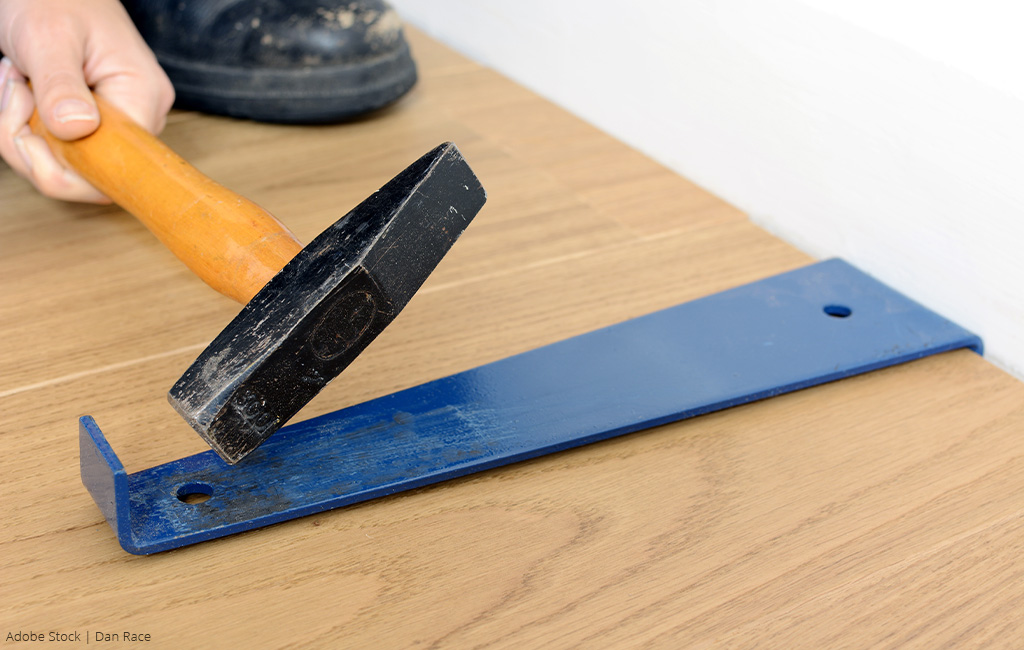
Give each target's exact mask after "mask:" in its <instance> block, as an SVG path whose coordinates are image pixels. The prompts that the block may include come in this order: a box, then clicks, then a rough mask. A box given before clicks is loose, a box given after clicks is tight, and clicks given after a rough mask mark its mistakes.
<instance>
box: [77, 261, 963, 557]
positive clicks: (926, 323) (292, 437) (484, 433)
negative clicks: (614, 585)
mask: <svg viewBox="0 0 1024 650" xmlns="http://www.w3.org/2000/svg"><path fill="white" fill-rule="evenodd" d="M981 346H982V343H981V339H979V338H978V337H977V336H975V335H973V334H971V333H970V332H968V331H967V330H964V329H963V328H961V327H959V326H957V325H956V324H954V323H952V322H950V321H948V320H946V319H944V318H942V317H941V316H939V315H937V314H935V313H933V312H931V311H929V310H927V309H925V308H924V307H922V306H921V305H919V304H917V303H915V302H913V301H912V300H910V299H908V298H906V297H905V296H903V295H901V294H899V293H897V292H896V291H893V290H892V289H890V288H888V287H886V286H885V285H883V284H881V283H880V282H878V281H876V280H874V279H872V278H871V277H870V276H868V275H866V274H864V273H862V272H861V271H859V270H857V269H856V268H854V267H852V266H850V265H849V264H847V263H846V262H843V261H842V260H829V261H825V262H820V263H818V264H814V265H811V266H808V267H805V268H802V269H798V270H796V271H791V272H789V273H783V274H781V275H778V276H775V277H771V278H767V279H765V280H761V281H758V282H754V283H752V284H748V285H745V286H742V287H738V288H735V289H731V290H728V291H724V292H722V293H718V294H715V295H712V296H708V297H705V298H701V299H699V300H694V301H692V302H688V303H685V304H682V305H679V306H677V307H672V308H670V309H666V310H663V311H659V312H656V313H653V314H649V315H647V316H642V317H640V318H635V319H632V320H629V321H626V322H624V323H619V324H618V325H613V326H611V327H606V328H604V329H600V330H597V331H594V332H590V333H588V334H583V335H581V336H577V337H574V338H571V339H567V340H564V341H561V342H558V343H554V344H552V345H549V346H546V347H542V348H538V349H536V350H531V351H529V352H525V353H523V354H519V355H516V356H513V357H509V358H507V359H503V360H501V361H497V362H494V363H490V364H487V365H484V366H480V367H478V368H474V369H472V370H467V371H465V372H461V373H459V374H456V375H452V376H450V377H445V378H442V379H438V380H435V381H432V382H429V383H426V384H422V385H420V386H416V387H414V388H410V389H407V390H403V391H400V392H398V393H393V394H391V395H386V396H384V397H381V398H378V399H374V400H371V401H368V402H364V403H363V404H358V405H356V406H352V407H350V408H346V409H343V410H341V411H337V412H334V413H329V414H327V415H323V416H321V417H317V418H313V419H311V420H306V421H305V422H299V423H298V424H293V425H290V426H288V427H285V428H282V429H281V430H280V431H279V432H278V433H276V434H275V435H273V436H272V437H271V438H270V439H269V440H267V442H266V443H264V444H263V445H262V446H261V447H259V448H258V449H257V450H256V451H255V452H253V453H252V455H251V456H249V457H248V458H246V459H245V460H243V461H242V462H240V463H239V464H237V465H234V466H230V465H227V464H226V463H225V462H224V461H222V460H221V459H220V458H218V457H217V455H216V454H214V453H213V452H212V451H207V452H203V453H200V454H196V455H195V456H189V457H187V458H182V459H180V460H176V461H173V462H170V463H166V464H164V465H160V466H157V467H153V468H150V469H146V470H143V471H141V472H136V473H134V474H126V473H125V471H124V468H123V467H122V465H121V462H120V461H119V460H118V459H117V456H116V455H115V454H114V452H113V450H112V449H111V448H110V445H109V444H108V443H107V441H106V439H105V438H104V437H103V433H102V432H101V431H100V429H99V427H98V426H97V425H96V423H95V422H94V421H93V419H92V418H90V417H83V418H82V419H81V424H80V433H81V435H80V440H81V464H82V481H83V483H85V485H86V487H87V488H88V489H89V491H90V493H92V495H93V498H94V499H95V500H96V503H97V504H98V505H99V507H100V510H102V511H103V514H104V516H105V517H106V518H107V521H108V522H109V523H110V525H111V527H112V528H113V529H114V531H115V532H116V533H117V536H118V539H119V541H120V543H121V546H122V547H124V549H125V550H127V551H128V552H130V553H136V554H148V553H156V552H159V551H165V550H168V549H172V548H177V547H180V546H186V545H188V544H194V543H196V542H202V541H205V540H209V539H214V538H217V537H222V536H224V535H231V534H233V533H238V532H241V531H245V530H250V529H253V528H258V527H261V526H266V525H268V524H273V523H277V522H279V521H285V520H288V519H293V518H295V517H301V516H304V515H308V514H313V513H317V512H323V511H325V510H330V509H333V508H338V507H340V506H345V505H349V504H352V503H358V502H360V501H366V500H369V499H374V498H376V497H380V496H384V495H388V494H394V493H396V492H401V491H403V490H409V489H412V488H417V487H421V486H424V485H429V484H431V483H436V482H439V481H444V480H447V479H450V478H455V477H458V476H464V475H466V474H471V473H473V472H479V471H481V470H485V469H490V468H492V467H498V466H501V465H507V464H509V463H514V462H517V461H520V460H524V459H527V458H533V457H536V456H541V455H543V454H549V453H553V452H556V451H561V450H564V449H569V448H572V447H577V446H580V445H585V444H588V443H591V442H596V441H599V440H605V439H607V438H611V437H614V436H619V435H623V434H626V433H631V432H634V431H637V430H640V429H645V428H648V427H653V426H657V425H660V424H665V423H667V422H672V421H675V420H680V419H683V418H688V417H693V416H696V415H702V414H704V413H709V412H712V411H717V410H719V409H724V408H728V407H730V406H735V405H738V404H745V403H747V402H752V401H754V400H758V399H763V398H766V397H772V396H774V395H779V394H782V393H786V392H789V391H793V390H798V389H801V388H806V387H808V386H813V385H816V384H821V383H824V382H828V381H833V380H835V379H842V378H844V377H849V376H850V375H855V374H859V373H862V372H867V371H870V370H874V369H876V368H882V367H885V366H891V365H894V364H897V363H902V362H904V361H910V360H913V359H918V358H920V357H924V356H927V355H931V354H936V353H939V352H945V351H947V350H953V349H957V348H971V349H973V350H975V351H976V352H978V353H979V354H980V353H981ZM206 496H208V497H209V498H208V499H207V500H205V501H203V502H202V503H189V502H186V501H192V500H193V499H195V498H203V497H206Z"/></svg>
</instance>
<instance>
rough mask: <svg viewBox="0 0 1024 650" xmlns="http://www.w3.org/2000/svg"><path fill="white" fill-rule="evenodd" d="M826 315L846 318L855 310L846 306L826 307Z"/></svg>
mask: <svg viewBox="0 0 1024 650" xmlns="http://www.w3.org/2000/svg"><path fill="white" fill-rule="evenodd" d="M825 313H826V314H828V315H829V316H831V317H832V318H846V317H847V316H849V315H850V314H852V313H853V310H852V309H850V308H849V307H847V306H846V305H825Z"/></svg>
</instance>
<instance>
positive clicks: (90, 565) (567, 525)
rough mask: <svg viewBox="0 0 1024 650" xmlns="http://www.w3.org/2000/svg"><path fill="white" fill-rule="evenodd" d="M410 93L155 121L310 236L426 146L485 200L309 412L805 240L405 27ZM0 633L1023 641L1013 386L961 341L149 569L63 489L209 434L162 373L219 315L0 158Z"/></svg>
mask: <svg viewBox="0 0 1024 650" xmlns="http://www.w3.org/2000/svg"><path fill="white" fill-rule="evenodd" d="M410 38H411V40H412V43H413V46H414V49H415V51H416V53H417V58H418V60H419V62H420V68H421V82H420V84H419V85H418V86H417V88H416V89H415V90H414V91H413V92H412V93H411V94H410V95H409V96H408V97H407V98H405V99H404V100H403V101H401V102H399V103H398V104H397V105H396V106H394V107H392V108H390V109H387V110H385V111H382V112H381V113H380V114H378V115H375V116H373V117H372V118H368V119H365V120H360V121H357V122H354V123H351V124H345V125H339V126H333V127H283V126H270V125H258V124H251V123H245V122H237V121H233V120H227V119H221V118H213V117H209V116H201V115H196V114H193V113H183V112H176V113H174V114H172V116H171V119H170V123H169V126H168V128H167V131H166V135H165V137H166V139H167V141H168V142H169V143H170V144H171V146H172V147H173V148H175V149H176V150H178V151H179V152H181V153H182V154H183V155H184V156H185V157H186V158H188V159H189V160H191V161H193V162H194V163H195V164H196V165H197V166H199V167H200V168H201V169H203V170H204V171H206V172H207V173H209V174H210V175H211V176H213V177H215V178H217V179H219V180H221V181H223V182H224V183H225V184H226V185H228V186H230V187H232V188H234V189H236V190H238V191H240V192H241V193H243V194H245V195H247V196H250V197H251V198H253V199H254V200H256V201H257V202H258V203H261V204H262V205H264V206H265V207H267V208H269V209H270V210H271V211H273V212H275V214H278V216H279V217H281V219H282V220H284V221H286V222H288V223H289V224H290V225H291V226H292V227H293V228H294V230H295V232H296V233H297V234H298V235H299V237H300V238H302V239H303V240H306V241H308V240H309V239H310V238H312V237H313V236H315V235H316V233H317V232H319V230H321V229H322V228H324V227H325V226H326V225H328V224H330V223H332V222H333V221H334V220H335V219H337V218H338V217H340V216H341V213H343V212H344V211H345V210H347V209H348V208H349V207H351V206H352V205H354V204H355V203H356V202H358V201H359V200H361V199H362V198H364V197H365V196H367V195H368V194H369V193H371V192H372V191H374V190H375V189H376V188H377V187H378V186H379V185H380V184H382V183H383V182H384V181H386V180H387V179H388V178H390V177H391V176H392V175H394V174H395V173H396V172H397V171H398V170H399V169H401V168H402V167H404V166H405V165H406V164H408V163H409V162H411V161H412V160H414V159H415V158H416V157H418V156H419V155H420V154H422V153H423V152H425V151H426V150H427V149H429V148H430V147H432V146H434V145H435V144H438V143H439V142H442V141H446V140H453V141H455V142H456V143H457V144H458V145H459V146H460V148H461V149H462V150H463V152H464V153H465V154H466V156H467V158H468V159H469V161H470V163H471V165H472V166H473V167H474V169H475V170H476V171H477V172H478V174H479V175H480V177H481V180H482V181H483V183H484V185H485V187H486V188H487V189H488V191H489V194H490V196H489V201H488V204H487V206H486V207H485V209H484V211H483V212H481V214H480V216H479V217H478V218H477V220H476V221H475V222H474V224H473V225H472V226H471V227H470V228H469V230H468V231H467V232H466V234H465V236H464V237H463V239H462V240H460V242H459V243H458V244H457V245H456V246H455V248H453V250H452V252H451V254H450V256H449V258H447V259H446V260H445V261H444V262H443V263H442V265H441V266H440V267H439V268H438V270H437V272H436V273H435V274H434V275H433V276H432V277H431V278H430V280H429V281H428V282H427V284H426V285H425V286H424V288H423V289H422V291H421V292H420V293H419V294H417V295H416V296H415V297H414V298H413V300H412V301H411V302H410V304H409V306H408V307H407V308H406V310H405V311H404V312H403V313H402V314H401V316H399V318H398V319H397V320H396V321H395V322H394V324H393V325H392V326H391V327H389V329H388V330H387V331H385V333H384V334H383V335H381V337H380V338H379V339H378V340H377V341H376V342H374V343H373V344H372V345H371V346H370V348H368V349H367V351H366V352H365V353H364V354H363V355H362V356H361V357H360V358H359V359H358V360H357V361H356V362H355V363H354V364H353V365H352V366H351V367H350V368H349V369H348V370H347V371H346V372H345V373H344V374H343V375H342V376H341V377H340V378H339V379H338V380H337V381H335V382H334V383H332V384H331V385H330V386H329V387H328V388H327V389H326V390H325V391H324V392H323V393H322V394H321V395H320V396H319V397H317V398H316V399H315V400H314V401H313V402H312V403H311V404H310V405H309V407H307V409H305V410H304V411H303V413H302V414H301V416H300V417H301V418H305V417H311V416H314V415H317V414H320V413H324V412H328V411H332V410H335V409H338V408H342V407H344V406H347V405H350V404H353V403H357V402H360V401H363V400H365V399H369V398H372V397H376V396H379V395H383V394H387V393H389V392H392V391H395V390H398V389H401V388H405V387H408V386H412V385H416V384H419V383H422V382H424V381H429V380H431V379H435V378H437V377H441V376H444V375H448V374H451V373H454V372H458V371H460V370H464V369H467V368H470V367H473V366H475V365H478V364H481V363H486V362H489V361H493V360H497V359H500V358H502V357H505V356H508V355H510V354H515V353H517V352H521V351H524V350H528V349H532V348H535V347H538V346H541V345H544V344H547V343H551V342H554V341H557V340H559V339H562V338H565V337H568V336H572V335H575V334H580V333H583V332H586V331H589V330H592V329H596V328H598V327H603V326H605V325H609V324H612V323H616V322H620V321H622V320H625V319H627V318H631V317H634V316H639V315H642V314H645V313H649V312H651V311H655V310H657V309H661V308H665V307H669V306H672V305H675V304H678V303H680V302H683V301H686V300H691V299H694V298H697V297H700V296H703V295H707V294H710V293H714V292H717V291H721V290H724V289H727V288H730V287H733V286H737V285H740V284H744V283H747V282H751V281H755V280H758V279H760V278H763V277H766V276H769V275H773V274H775V273H779V272H782V271H786V270H789V269H792V268H796V267H799V266H801V265H803V264H806V263H808V262H809V261H811V260H810V259H809V258H808V257H807V256H806V255H804V254H803V253H800V252H799V251H797V250H796V249H794V248H793V247H792V246H789V245H787V244H785V243H783V242H780V241H779V240H777V239H775V238H774V237H772V236H770V235H768V234H767V233H765V232H764V231H762V230H760V229H759V228H757V227H755V226H754V225H752V224H751V223H750V222H749V221H747V220H746V218H745V217H744V216H743V215H742V214H741V213H739V212H738V211H737V210H736V209H735V208H733V207H732V206H729V205H728V204H727V203H725V202H723V201H721V200H719V199H717V198H715V197H714V196H713V195H711V194H709V193H707V192H706V191H704V190H702V189H700V188H698V187H697V186H695V185H693V184H692V183H690V182H689V181H687V180H685V179H682V178H680V177H678V176H676V175H674V174H671V173H670V172H668V171H667V170H665V169H664V168H663V167H661V166H660V165H658V164H657V163H655V162H653V161H650V160H648V159H646V158H644V157H643V156H642V155H640V154H639V153H637V152H635V151H633V150H631V149H629V148H628V147H626V146H625V145H623V144H622V143H619V142H617V141H615V140H613V139H611V138H609V137H608V136H607V135H605V134H603V133H601V132H600V131H599V130H597V129H595V128H594V127H593V126H591V125H588V124H585V123H583V122H581V121H579V120H577V119H576V118H574V117H572V116H571V115H569V114H568V113H566V112H565V111H563V110H562V109H559V108H557V107H554V106H552V105H550V104H549V103H547V102H546V101H545V100H543V99H542V98H540V97H537V96H536V95H534V94H532V93H530V92H529V91H526V90H524V89H522V88H520V87H519V86H516V85H515V84H513V83H511V82H510V81H509V80H507V79H505V78H503V77H501V76H500V75H498V74H496V73H495V72H493V71H490V70H488V69H486V68H484V67H482V66H480V65H478V64H476V63H474V62H472V61H469V60H467V59H465V58H464V57H462V56H460V55H458V54H456V53H454V52H452V51H451V50H449V49H447V48H445V47H444V46H442V45H440V44H437V43H435V42H433V41H431V40H430V39H429V38H427V37H426V36H424V35H423V34H421V33H419V32H417V31H415V30H411V31H410ZM0 206H2V211H3V215H2V216H0V278H2V283H0V341H3V343H2V347H0V413H3V416H4V417H3V422H2V424H0V452H2V453H0V501H2V514H3V522H4V526H3V527H2V528H0V634H3V635H4V636H6V634H7V633H8V632H17V631H30V630H34V631H49V630H57V631H74V630H78V631H80V632H81V633H82V634H83V635H84V633H85V632H86V631H89V632H90V633H92V634H95V633H96V632H98V631H102V632H105V633H115V632H116V633H121V632H123V631H125V630H130V631H135V632H142V633H149V634H151V635H152V639H153V640H152V641H151V642H150V643H147V644H145V645H146V647H167V648H181V647H242V646H247V647H259V648H263V647H266V648H300V647H301V648H337V647H374V648H379V647H411V646H419V647H444V648H448V647H498V648H502V647H508V648H523V647H595V646H597V647H623V648H635V647H670V648H678V647H755V646H757V647H807V648H821V647H835V646H840V647H850V646H854V647H929V648H933V647H944V646H949V647H975V646H986V647H1016V646H1018V645H1019V642H1018V641H1019V639H1021V638H1024V602H1022V598H1024V595H1022V594H1024V591H1022V590H1021V589H1020V586H1019V585H1020V584H1022V582H1024V563H1022V560H1021V559H1020V558H1021V557H1022V550H1024V435H1021V434H1022V433H1024V384H1021V383H1020V382H1019V381H1016V380H1014V379H1013V378H1012V377H1010V376H1008V375H1007V374H1005V373H1003V372H1001V371H999V370H998V369H996V368H995V367H993V366H992V365H991V364H989V363H987V362H986V361H985V360H984V359H982V358H980V357H978V356H977V355H975V354H973V353H972V352H969V351H958V352H952V353H947V354H943V355H939V356H936V357H932V358H927V359H923V360H920V361H916V362H913V363H910V364H906V365H903V366H899V367H895V368H890V369H887V370H883V371H879V372H875V373H871V374H868V375H865V376H860V377H856V378H852V379H848V380H844V381H842V382H838V383H834V384H830V385H826V386H820V387H817V388H813V389H808V390H804V391H799V392H797V393H793V394H789V395H785V396H782V397H778V398H773V399H770V400H766V401H762V402H758V403H755V404H750V405H746V406H743V407H739V408H734V409H730V410H727V411H724V412H720V413H716V414H712V415H708V416H704V417H700V418H696V419H693V420H689V421H685V422H680V423H676V424H672V425H667V426H664V427H659V428H657V429H652V430H649V431H645V432H640V433H637V434H633V435H630V436H626V437H624V438H619V439H614V440H610V441H606V442H604V443H600V444H596V445H592V446H589V447H585V448H580V449H576V450H572V451H569V452H563V453H559V454H555V455H552V456H548V457H544V458H539V459H535V460H532V461H528V462H525V463H519V464H517V465H514V466H510V467H506V468H501V469H497V470H492V471H488V472H484V473H482V474H478V475H474V476H470V477H466V478H463V479H460V480H456V481H451V482H448V483H445V484H440V485H436V486H432V487H429V488H424V489H421V490H415V491H413V492H410V493H405V494H401V495H396V496H393V497H388V498H384V499H380V500H377V501H374V502H370V503H365V504H361V505H358V506H354V507H350V508H345V509H341V510H337V511H332V512H329V513H323V514H321V515H317V516H311V517H306V518H303V519H299V520H294V521H290V522H285V523H283V524H279V525H276V526H272V527H270V528H267V529H263V530H259V531H253V532H250V533H245V534H242V535H237V536H234V537H230V538H225V539H222V540H216V541H213V542H209V543H204V544H200V545H197V546H193V547H190V548H186V549H181V550H177V551H172V552H168V553H163V554H159V555H156V556H152V557H134V556H130V555H127V554H126V553H124V552H123V551H122V550H121V549H120V548H119V547H118V546H117V544H116V541H115V539H114V535H113V533H112V532H111V530H110V528H109V527H108V526H107V524H106V523H105V522H104V521H103V519H102V516H101V514H100V512H99V510H98V509H97V508H96V506H95V504H94V503H93V502H92V499H91V498H90V497H89V495H88V494H87V493H86V492H85V490H84V488H83V487H82V486H81V482H80V480H79V476H78V464H77V463H78V458H77V456H78V449H77V425H76V418H77V417H78V416H80V415H83V414H86V413H89V414H92V415H94V416H95V417H96V418H97V420H98V421H99V423H100V425H101V426H102V427H103V429H104V431H105V433H106V434H107V436H108V437H109V439H110V441H111V443H112V445H113V447H114V448H115V449H116V450H117V452H118V454H119V455H120V456H121V458H122V460H123V461H124V463H125V465H126V467H127V469H128V471H130V472H132V471H138V470H140V469H143V468H145V467H149V466H152V465H155V464H159V463H162V462H166V461H169V460H173V459H175V458H179V457H181V456H184V455H188V454H192V453H196V452H198V451H201V450H203V449H204V444H203V443H202V441H201V440H200V439H199V438H198V437H197V436H196V435H195V434H193V433H192V432H191V430H190V429H189V428H188V426H187V425H185V424H184V422H182V421H181V420H180V418H178V417H177V416H176V415H175V414H174V413H173V411H172V410H171V409H170V407H169V406H168V405H167V403H166V401H165V398H164V393H165V392H166V390H167V388H168V387H169V386H170V384H171V383H172V382H173V381H174V380H175V379H176V378H177V376H178V375H179V374H180V373H181V372H182V370H183V369H184V368H185V367H187V365H188V364H189V363H190V362H191V360H192V359H194V358H195V356H196V355H197V354H198V352H199V351H200V350H201V349H202V348H203V347H204V345H205V343H206V342H207V341H209V340H210V339H211V338H212V337H213V336H214V335H215V334H216V333H217V332H218V331H219V330H220V328H221V327H223V326H224V324H226V323H227V322H228V320H230V318H231V317H232V316H233V315H234V313H236V311H237V309H238V307H237V306H236V305H234V304H233V303H231V302H230V301H228V300H227V299H223V298H220V297H219V296H217V295H216V294H214V293H213V292H212V291H211V290H210V289H208V288H206V287H205V286H204V285H202V283H201V282H199V281H198V280H196V279H195V278H193V277H191V276H190V274H189V272H188V271H187V270H186V269H185V268H184V267H183V266H182V265H181V264H180V263H178V262H177V261H176V260H174V259H173V258H172V257H171V255H170V254H169V253H167V252H166V251H164V250H163V249H162V248H161V247H160V245H159V244H158V243H157V242H156V240H155V239H154V238H153V237H152V236H151V235H149V234H148V233H147V232H146V231H145V230H144V229H143V228H142V227H141V226H139V225H138V224H136V223H135V222H134V221H132V220H131V219H130V218H129V217H127V216H126V215H124V214H123V213H121V212H120V211H119V210H118V209H117V208H113V207H102V206H101V207H97V206H73V205H68V204H60V203H56V202H52V201H49V200H46V199H44V198H42V197H40V196H38V195H36V194H35V193H33V192H32V191H31V190H30V188H29V187H28V186H27V184H25V183H24V182H23V181H21V180H20V179H17V178H15V177H14V176H13V174H12V173H11V172H10V171H9V170H7V169H5V168H0Z"/></svg>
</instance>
